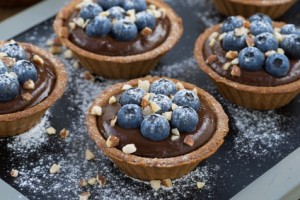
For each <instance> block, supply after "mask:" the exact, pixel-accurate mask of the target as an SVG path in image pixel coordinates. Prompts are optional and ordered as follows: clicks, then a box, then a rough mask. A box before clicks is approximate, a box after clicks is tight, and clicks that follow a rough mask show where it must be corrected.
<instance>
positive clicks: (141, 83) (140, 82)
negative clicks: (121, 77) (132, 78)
mask: <svg viewBox="0 0 300 200" xmlns="http://www.w3.org/2000/svg"><path fill="white" fill-rule="evenodd" d="M138 87H139V88H141V89H143V90H144V91H145V92H149V89H150V82H149V81H148V80H144V81H143V80H138Z"/></svg>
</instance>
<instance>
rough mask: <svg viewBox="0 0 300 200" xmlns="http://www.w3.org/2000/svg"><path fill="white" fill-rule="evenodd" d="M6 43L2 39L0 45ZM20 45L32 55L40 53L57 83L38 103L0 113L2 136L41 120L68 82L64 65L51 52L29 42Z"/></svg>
mask: <svg viewBox="0 0 300 200" xmlns="http://www.w3.org/2000/svg"><path fill="white" fill-rule="evenodd" d="M5 43H7V42H5V41H0V46H2V45H3V44H5ZM18 45H20V46H21V47H23V49H24V50H25V52H30V54H32V56H33V55H38V56H39V58H42V60H43V61H44V62H45V63H46V62H47V63H49V65H51V66H52V67H53V71H54V73H55V83H54V86H53V89H52V91H51V93H50V95H48V96H47V97H46V98H45V99H44V100H42V101H41V102H40V103H38V104H37V105H34V106H32V107H28V108H26V109H24V110H21V111H17V112H11V113H5V114H0V137H7V136H14V135H17V134H20V133H23V132H25V131H27V130H29V129H31V128H32V127H33V126H34V125H36V124H37V123H38V122H39V120H40V119H41V117H42V116H43V115H44V113H45V112H46V110H47V109H48V108H49V107H50V106H52V105H53V104H54V103H55V102H56V101H57V100H58V99H59V98H60V97H61V96H62V95H63V93H64V89H65V87H66V84H67V73H66V71H65V69H64V65H63V64H62V63H61V62H60V61H59V60H58V59H57V58H55V57H54V56H53V55H52V54H51V53H49V52H47V51H45V50H43V49H41V48H39V47H36V46H34V45H31V44H28V43H18ZM31 59H33V58H31ZM19 95H21V94H19Z"/></svg>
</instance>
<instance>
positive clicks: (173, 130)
mask: <svg viewBox="0 0 300 200" xmlns="http://www.w3.org/2000/svg"><path fill="white" fill-rule="evenodd" d="M171 133H172V134H173V135H177V136H179V135H180V132H179V130H178V129H177V128H173V129H172V130H171Z"/></svg>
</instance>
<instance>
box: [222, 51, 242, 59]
mask: <svg viewBox="0 0 300 200" xmlns="http://www.w3.org/2000/svg"><path fill="white" fill-rule="evenodd" d="M238 55H239V53H238V52H237V51H228V52H227V53H226V55H225V57H226V58H229V59H235V58H237V56H238Z"/></svg>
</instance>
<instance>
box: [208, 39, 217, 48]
mask: <svg viewBox="0 0 300 200" xmlns="http://www.w3.org/2000/svg"><path fill="white" fill-rule="evenodd" d="M215 43H216V39H214V38H212V39H210V40H209V44H208V46H209V47H213V46H214V45H215Z"/></svg>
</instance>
